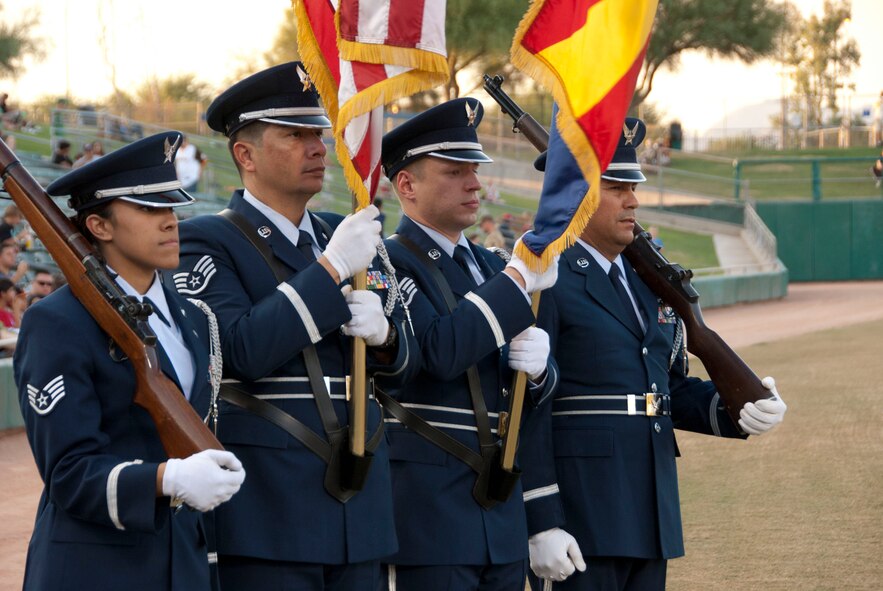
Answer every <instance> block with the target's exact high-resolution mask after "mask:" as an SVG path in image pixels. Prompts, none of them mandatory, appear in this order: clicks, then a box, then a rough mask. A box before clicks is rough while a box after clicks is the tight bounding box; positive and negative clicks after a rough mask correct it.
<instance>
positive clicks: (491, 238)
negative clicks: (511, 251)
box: [478, 214, 506, 248]
mask: <svg viewBox="0 0 883 591" xmlns="http://www.w3.org/2000/svg"><path fill="white" fill-rule="evenodd" d="M478 227H479V228H481V231H482V232H484V234H485V238H484V247H485V248H506V239H505V238H503V235H502V234H501V233H500V230H499V229H497V222H496V221H495V220H494V216H492V215H490V214H488V215H483V216H482V217H481V221H479V222H478Z"/></svg>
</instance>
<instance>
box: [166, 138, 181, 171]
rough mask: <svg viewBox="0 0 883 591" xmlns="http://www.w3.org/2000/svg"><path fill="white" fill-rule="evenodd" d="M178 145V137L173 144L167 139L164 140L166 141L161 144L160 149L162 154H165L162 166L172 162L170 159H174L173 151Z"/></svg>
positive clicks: (179, 140)
mask: <svg viewBox="0 0 883 591" xmlns="http://www.w3.org/2000/svg"><path fill="white" fill-rule="evenodd" d="M180 143H181V136H180V135H179V136H178V137H177V139H175V143H174V144H170V143H169V138H166V141H165V142H163V148H162V149H163V154H165V156H166V159H165V160H163V162H162V163H163V164H165V163H166V162H171V161H172V158H174V157H175V150H177V149H178V144H180Z"/></svg>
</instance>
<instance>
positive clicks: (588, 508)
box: [522, 118, 786, 591]
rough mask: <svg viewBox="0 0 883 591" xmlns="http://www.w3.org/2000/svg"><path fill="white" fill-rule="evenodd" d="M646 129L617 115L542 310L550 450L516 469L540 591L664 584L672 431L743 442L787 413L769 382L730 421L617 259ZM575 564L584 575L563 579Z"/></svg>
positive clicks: (657, 303) (651, 299)
mask: <svg viewBox="0 0 883 591" xmlns="http://www.w3.org/2000/svg"><path fill="white" fill-rule="evenodd" d="M645 133H646V128H645V127H644V123H643V122H642V121H640V120H638V119H633V118H628V119H626V121H625V124H624V126H623V131H622V136H621V138H620V141H619V145H618V147H617V150H616V152H615V153H614V156H613V159H612V160H611V162H610V165H609V166H608V167H607V170H605V171H604V172H603V173H602V175H601V187H600V189H601V200H600V204H599V206H598V209H597V211H595V213H594V214H593V215H592V217H591V219H590V220H589V223H588V225H587V226H586V228H585V230H584V232H583V234H582V236H581V237H580V239H579V240H578V241H577V244H575V245H574V246H572V247H571V248H569V249H568V250H566V251H565V252H564V253H563V254H562V256H561V259H560V262H559V266H558V267H559V270H558V282H557V283H556V284H555V287H554V288H553V289H550V290H548V291H547V292H545V293H544V294H543V300H542V303H541V305H540V314H539V323H538V324H539V326H542V327H543V328H545V329H546V330H547V331H548V332H549V335H550V337H551V339H552V354H553V355H554V356H555V359H556V361H557V362H558V365H559V367H560V371H561V385H560V387H559V388H558V391H557V392H556V393H555V397H554V400H553V401H552V404H551V405H545V406H543V407H542V409H540V413H541V414H542V413H543V412H545V413H546V415H547V416H546V417H545V419H541V420H540V431H542V430H545V432H546V433H545V435H540V436H538V437H537V440H538V441H540V442H545V443H546V444H547V445H546V446H545V447H544V446H542V445H540V444H537V445H533V446H530V447H528V448H524V449H523V450H522V451H523V453H522V467H523V470H524V487H525V489H526V492H525V499H526V500H527V502H526V503H525V505H526V507H527V516H528V524H529V528H530V534H531V538H530V557H531V568H532V570H533V572H534V573H535V574H536V575H537V576H538V577H539V578H542V579H545V580H546V587H545V588H548V586H551V587H552V588H553V589H556V590H557V589H578V590H588V589H592V590H593V591H597V590H601V591H608V590H623V589H629V590H636V591H637V590H641V591H645V590H655V589H660V590H661V589H664V588H665V570H666V560H667V559H669V558H675V557H678V556H681V555H683V553H684V545H683V539H682V534H681V517H680V507H679V505H680V503H679V500H678V483H677V471H676V466H675V457H676V455H677V445H676V443H675V436H674V429H675V428H678V429H684V430H687V431H695V432H698V433H706V434H710V435H716V436H718V437H734V438H738V437H743V438H744V437H746V436H747V435H748V434H751V435H759V434H761V433H763V432H765V431H767V430H769V429H771V428H772V427H773V426H775V425H776V424H778V423H779V422H781V420H782V417H783V415H784V413H785V408H786V407H785V404H784V403H783V402H782V401H781V399H780V398H779V397H778V394H777V393H776V390H775V382H774V381H773V380H772V378H766V379H765V380H764V385H765V386H766V387H767V388H769V389H770V390H771V391H772V393H773V394H774V395H775V398H773V399H770V400H761V401H758V402H757V403H748V404H746V405H745V407H744V408H743V409H742V410H741V416H742V418H741V419H740V420H739V424H738V425H736V424H734V423H733V421H732V420H731V419H730V417H729V415H728V413H727V412H726V410H725V407H724V404H723V403H722V402H721V400H720V397H719V395H718V393H717V388H716V387H715V385H714V384H713V383H712V382H708V381H702V380H700V379H698V378H694V377H688V376H687V357H686V348H685V342H684V338H685V337H684V333H683V325H682V323H681V321H680V320H679V318H678V317H677V316H676V315H675V314H674V312H673V311H672V310H671V308H669V307H668V306H666V305H665V304H664V303H663V302H662V301H661V300H659V299H658V298H657V297H656V296H655V295H654V294H653V292H651V291H650V289H649V288H648V287H647V286H646V285H645V284H644V283H643V282H642V281H641V279H639V278H638V276H637V275H636V274H635V271H634V270H633V269H632V267H631V266H630V265H629V264H628V263H627V262H626V261H625V260H624V259H623V257H622V251H623V250H625V248H626V247H627V246H628V245H629V244H631V242H632V240H633V238H634V235H633V229H634V224H635V210H636V209H637V207H638V200H637V199H636V197H635V188H636V186H637V183H642V182H644V181H645V180H646V179H645V178H644V175H643V174H642V173H641V167H640V164H639V163H638V160H637V153H636V148H637V147H638V146H639V145H640V143H641V142H642V141H643V139H644V135H645ZM544 162H545V161H544V158H543V157H542V156H541V157H540V159H539V160H538V167H539V168H541V169H543V167H544ZM575 569H577V570H585V572H579V573H576V574H574V575H573V576H572V577H570V578H568V576H569V575H571V573H574V570H575ZM564 579H566V580H564ZM552 581H555V582H554V583H551V582H552ZM561 581H564V582H561ZM531 584H532V586H533V588H534V589H543V588H544V586H543V583H542V582H541V581H539V580H538V579H537V578H533V577H532V578H531Z"/></svg>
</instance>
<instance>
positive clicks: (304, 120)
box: [258, 115, 331, 129]
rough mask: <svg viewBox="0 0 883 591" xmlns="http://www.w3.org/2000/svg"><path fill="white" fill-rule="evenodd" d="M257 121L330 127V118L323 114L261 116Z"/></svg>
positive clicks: (297, 125)
mask: <svg viewBox="0 0 883 591" xmlns="http://www.w3.org/2000/svg"><path fill="white" fill-rule="evenodd" d="M258 121H263V122H264V123H273V124H275V125H287V126H290V127H308V128H310V129H330V128H331V120H330V119H329V118H328V117H325V116H324V115H310V116H298V117H262V118H260V119H258Z"/></svg>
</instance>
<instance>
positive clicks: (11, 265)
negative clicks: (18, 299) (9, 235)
mask: <svg viewBox="0 0 883 591" xmlns="http://www.w3.org/2000/svg"><path fill="white" fill-rule="evenodd" d="M18 253H19V248H18V244H16V243H15V241H14V240H12V239H8V240H4V241H3V243H2V244H0V277H5V278H7V279H11V280H12V282H13V283H18V282H19V281H21V279H22V277H24V276H25V274H26V273H27V272H28V263H27V262H26V261H19V260H17V258H18Z"/></svg>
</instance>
